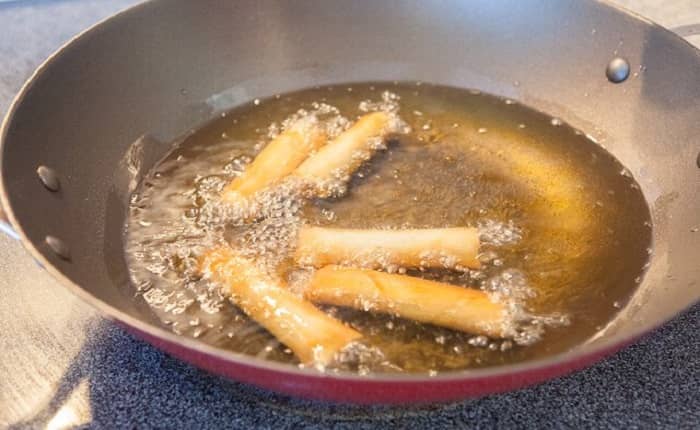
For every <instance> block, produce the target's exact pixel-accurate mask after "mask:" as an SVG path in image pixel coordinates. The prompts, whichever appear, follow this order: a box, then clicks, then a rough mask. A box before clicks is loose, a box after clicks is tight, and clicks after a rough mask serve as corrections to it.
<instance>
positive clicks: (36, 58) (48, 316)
mask: <svg viewBox="0 0 700 430" xmlns="http://www.w3.org/2000/svg"><path fill="white" fill-rule="evenodd" d="M133 3H136V0H56V1H38V0H35V1H17V2H7V3H5V2H2V1H0V113H3V112H5V110H6V109H7V107H8V106H9V103H10V101H11V99H12V97H13V96H14V94H16V92H17V91H18V90H19V88H20V86H21V85H22V83H23V82H24V80H25V79H26V78H27V77H28V76H29V75H30V74H31V72H32V70H33V69H34V68H35V67H36V66H37V65H39V64H40V62H41V61H43V59H44V58H45V57H46V56H48V55H49V54H50V53H51V52H52V51H53V50H55V49H56V48H57V47H58V46H60V45H61V44H62V43H63V42H65V41H66V40H68V39H69V38H70V37H71V36H73V35H74V34H76V33H77V32H79V31H81V30H82V29H84V28H86V27H88V26H90V25H91V24H93V23H95V22H97V21H99V20H100V19H102V18H104V17H106V16H109V15H111V14H112V13H114V12H116V11H118V10H120V9H123V8H125V7H127V6H129V5H130V4H133ZM615 3H618V4H621V5H624V6H625V7H627V8H629V9H632V10H635V11H637V12H639V13H641V14H642V15H645V16H648V17H650V18H652V19H654V20H655V21H657V22H659V23H661V24H663V25H666V26H669V27H680V26H685V27H684V30H683V31H684V32H685V34H686V35H689V34H692V33H693V32H699V33H700V31H698V30H699V29H700V27H697V26H693V24H695V23H698V22H700V4H698V2H697V0H675V1H674V0H669V1H661V0H617V1H615ZM688 39H689V40H690V41H691V42H694V43H696V44H698V45H700V36H690V37H688ZM0 274H1V276H0V316H2V321H3V323H2V330H1V331H0V427H2V428H5V427H11V428H25V427H29V428H49V429H62V428H74V427H108V428H123V427H128V428H152V427H161V428H201V427H231V428H274V429H279V428H299V427H302V428H328V427H334V428H380V427H383V428H386V427H388V426H390V427H399V428H452V427H477V428H494V427H507V428H526V427H527V428H662V427H664V428H698V427H700V332H699V330H698V328H699V327H700V305H697V306H695V307H694V308H692V309H690V310H689V311H688V312H687V313H685V314H684V315H681V316H679V317H678V318H676V319H675V320H674V321H672V322H671V323H669V324H668V325H666V326H665V327H663V328H661V329H659V330H658V331H656V332H655V333H653V334H651V335H649V336H648V337H647V338H646V339H644V340H642V341H640V342H639V343H637V344H636V345H634V346H631V347H629V348H627V349H625V350H623V351H622V352H620V353H618V354H617V355H615V356H613V357H611V358H609V359H607V360H605V361H603V362H601V363H599V364H597V365H595V366H593V367H591V368H589V369H587V370H585V371H582V372H578V373H576V374H575V375H572V376H569V377H565V378H560V379H558V380H554V381H550V382H548V383H545V384H542V385H539V386H536V387H533V388H529V389H525V390H520V391H517V392H514V393H510V394H504V395H498V396H490V397H487V398H483V399H479V400H471V401H465V402H461V403H454V404H449V405H438V406H423V407H418V408H416V407H413V408H404V407H372V408H368V407H354V406H339V405H328V404H322V403H312V402H306V401H302V400H296V399H292V398H288V397H284V396H279V395H275V394H272V393H269V392H265V391H262V390H258V389H255V388H251V387H248V386H245V385H241V384H237V383H234V382H230V381H227V380H224V379H221V378H218V377H215V376H211V375H209V374H207V373H205V372H202V371H199V370H197V369H195V368H193V367H191V366H188V365H186V364H183V363H181V362H179V361H177V360H175V359H173V358H170V357H169V356H167V355H165V354H163V353H161V352H159V351H158V350H156V349H154V348H152V347H151V346H149V345H147V344H144V343H143V342H141V341H139V340H136V339H134V338H132V337H131V336H130V335H128V334H126V333H125V332H124V331H123V330H121V329H120V328H118V327H117V326H115V325H114V324H112V323H110V322H107V321H105V320H104V319H102V318H101V317H100V316H99V315H97V313H96V312H95V311H93V310H92V309H91V308H89V307H88V306H87V305H85V304H83V303H82V302H80V301H79V300H78V299H76V298H75V297H73V296H72V295H71V294H70V293H68V292H67V291H65V290H64V289H63V288H61V287H60V286H59V285H58V284H57V282H55V281H54V280H53V279H52V278H51V277H50V276H49V275H48V274H46V273H44V272H43V271H42V270H41V269H39V268H38V267H36V266H35V264H34V263H33V262H32V260H31V259H30V258H29V257H28V255H27V254H26V252H25V251H24V250H23V248H22V247H21V246H20V245H19V244H18V243H16V242H14V241H13V240H11V239H9V238H7V237H5V236H2V235H0Z"/></svg>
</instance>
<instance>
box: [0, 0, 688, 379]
mask: <svg viewBox="0 0 700 430" xmlns="http://www.w3.org/2000/svg"><path fill="white" fill-rule="evenodd" d="M156 2H157V0H147V1H145V2H141V3H138V4H135V5H133V6H130V7H127V8H126V9H123V10H121V11H119V12H117V13H115V14H113V15H111V16H109V17H107V18H104V19H102V20H100V21H99V22H97V23H95V24H94V25H92V26H90V27H88V28H87V29H85V30H83V31H82V32H80V33H78V34H77V35H75V36H74V37H72V38H70V39H69V40H68V41H67V42H65V43H64V44H63V45H62V46H60V47H59V48H58V49H57V50H56V51H54V52H53V53H52V54H51V55H49V56H48V57H47V58H46V60H44V61H43V62H42V63H41V64H40V65H39V66H38V67H37V68H36V70H34V72H33V73H32V74H31V75H30V76H29V78H28V79H27V80H26V82H25V83H24V84H23V85H22V87H21V89H20V90H19V92H18V93H17V95H16V96H15V97H14V99H13V100H12V102H11V103H10V106H9V108H8V110H7V113H6V115H5V117H4V119H3V121H2V123H1V124H0V167H1V166H2V164H3V157H4V148H5V145H6V144H7V143H8V142H7V133H8V130H9V128H10V124H11V123H12V122H13V119H14V117H15V114H16V112H17V110H18V108H19V106H20V105H21V103H22V102H23V100H24V98H25V96H26V95H27V94H28V93H29V90H30V89H31V88H32V86H33V85H34V83H35V82H36V81H37V80H38V79H39V77H40V76H43V75H44V74H45V73H46V72H47V70H48V69H49V68H50V66H51V64H52V63H53V62H54V61H55V60H56V59H57V58H58V57H60V56H61V55H62V54H64V53H65V52H66V51H68V50H69V49H72V48H73V47H74V45H75V44H76V42H78V41H79V40H82V39H83V38H86V37H89V36H90V35H92V34H95V33H98V32H100V31H102V30H104V28H105V26H106V25H109V24H113V23H115V22H118V21H119V20H120V19H122V18H124V17H126V16H130V15H132V14H136V13H139V11H140V10H142V9H144V8H146V7H148V6H149V5H151V4H154V3H156ZM593 3H597V4H599V5H600V6H602V7H604V8H608V9H610V10H611V11H612V12H613V13H619V14H623V15H626V16H627V17H630V18H632V19H634V20H637V21H641V22H642V23H644V24H645V25H648V26H650V27H655V28H656V29H657V30H660V31H664V32H667V33H670V34H672V35H673V36H674V37H675V38H677V39H678V40H680V41H682V42H684V44H685V45H687V46H689V47H691V48H692V49H693V50H695V51H696V52H697V54H698V55H700V50H699V49H698V48H696V47H695V46H694V45H692V44H691V43H690V42H688V41H687V40H685V39H683V38H682V37H680V36H678V35H676V34H675V33H673V32H671V31H670V30H668V29H666V28H664V27H662V26H660V25H659V24H657V23H655V22H653V21H652V20H649V19H648V18H646V17H643V16H641V15H639V14H637V13H635V12H632V11H629V10H627V9H625V8H623V7H620V6H618V5H614V4H611V3H610V2H608V1H607V0H594V1H593ZM0 207H1V208H2V209H3V210H4V212H5V215H6V216H7V218H8V220H9V222H10V224H11V225H12V227H13V228H14V230H15V231H16V233H17V235H18V236H19V238H20V241H21V243H22V245H23V246H24V248H25V249H26V250H27V251H28V252H29V254H30V256H31V257H32V258H33V259H35V260H36V261H38V262H39V263H40V264H41V265H42V267H43V268H44V270H46V271H47V272H48V273H49V274H50V275H51V276H52V277H53V278H54V279H56V280H58V282H59V283H60V284H62V285H63V286H64V287H65V288H66V289H67V290H69V291H70V292H71V293H72V294H74V295H75V296H77V297H78V298H79V299H80V300H82V301H83V302H85V303H87V304H88V305H90V306H91V307H93V308H95V309H96V310H97V311H98V312H99V313H100V315H101V316H104V317H106V318H107V319H109V320H112V321H117V322H120V323H122V324H124V325H125V326H127V327H129V328H133V329H135V330H137V331H139V332H141V333H144V334H146V335H148V336H150V337H152V338H154V339H157V340H159V341H162V342H165V343H168V344H172V345H178V346H180V347H183V348H185V349H187V350H190V351H194V352H197V353H201V354H204V355H207V356H210V357H213V358H216V359H219V360H222V361H224V362H229V363H232V364H236V365H240V366H244V367H250V368H255V369H258V370H263V371H269V372H275V373H278V374H286V375H294V376H301V377H305V378H312V379H333V380H336V381H356V382H361V383H364V384H383V383H406V384H415V383H431V384H432V383H437V382H448V381H449V382H462V383H469V382H470V381H475V380H480V379H491V378H498V377H503V376H513V375H514V374H524V373H530V372H534V371H539V370H545V369H551V368H556V367H557V366H561V365H566V364H573V363H577V362H584V361H586V359H589V360H590V359H591V358H594V357H602V356H605V355H608V354H609V353H612V352H614V351H617V350H619V349H620V348H622V347H624V346H626V345H629V344H631V343H633V342H634V341H635V340H637V339H639V338H640V337H642V336H643V335H645V334H648V333H650V332H651V331H653V330H654V329H656V328H658V327H660V326H662V325H664V324H666V323H668V322H669V321H670V320H671V319H673V318H676V317H678V316H679V315H681V314H682V313H684V312H686V311H687V310H688V309H689V308H690V307H692V306H693V305H694V304H695V303H697V302H691V303H687V304H686V306H685V307H684V308H683V309H681V310H679V311H678V312H677V313H675V314H674V315H671V316H668V317H664V318H662V319H660V320H655V321H652V322H643V323H641V324H638V325H636V326H635V327H633V328H632V329H631V330H630V331H628V332H625V333H617V334H614V335H612V336H611V337H610V338H609V339H606V340H602V341H598V342H597V343H595V344H591V343H583V344H581V345H578V346H576V347H574V348H572V349H570V350H568V351H564V352H560V353H557V354H553V355H551V356H547V357H544V358H539V359H535V360H528V361H525V362H522V363H516V364H508V365H500V366H493V367H485V368H479V369H465V370H458V371H447V372H440V373H438V374H437V375H436V376H428V375H427V374H423V373H415V374H383V373H377V374H370V375H368V376H361V375H358V374H355V373H350V372H338V373H321V372H318V371H316V370H315V369H309V368H299V367H298V366H296V365H293V364H287V363H278V362H273V361H270V360H266V359H263V358H257V357H254V356H250V355H245V354H242V353H238V352H234V351H229V350H225V349H222V348H218V347H214V346H211V345H207V344H205V343H203V342H201V341H199V340H197V339H191V338H187V337H185V336H180V335H177V334H175V333H172V332H170V331H168V330H166V329H165V328H161V327H158V326H156V325H154V324H149V323H147V322H144V321H142V320H141V319H139V318H136V317H134V316H131V315H129V314H127V313H126V312H123V311H121V310H119V309H118V308H116V307H114V306H112V305H110V304H109V303H107V302H105V301H103V300H101V299H99V298H97V297H96V296H94V295H93V294H91V293H89V292H88V291H86V290H85V289H84V288H82V287H81V286H80V285H78V284H77V283H75V282H73V281H72V280H70V279H69V278H68V277H66V276H65V275H64V274H63V273H62V272H61V270H59V269H58V268H57V267H56V266H55V265H54V264H53V263H52V262H51V261H50V260H49V259H47V258H46V257H44V255H43V254H42V253H41V252H40V251H39V249H38V248H37V247H36V246H35V244H34V243H33V242H32V241H30V240H29V238H28V237H27V236H26V234H25V232H24V230H23V229H22V228H21V226H20V224H19V222H18V220H17V218H16V217H15V214H14V211H13V208H12V206H11V205H10V203H9V196H8V191H7V187H6V184H5V181H4V180H3V177H2V175H1V174H0ZM158 349H161V348H159V347H158ZM572 370H573V369H572Z"/></svg>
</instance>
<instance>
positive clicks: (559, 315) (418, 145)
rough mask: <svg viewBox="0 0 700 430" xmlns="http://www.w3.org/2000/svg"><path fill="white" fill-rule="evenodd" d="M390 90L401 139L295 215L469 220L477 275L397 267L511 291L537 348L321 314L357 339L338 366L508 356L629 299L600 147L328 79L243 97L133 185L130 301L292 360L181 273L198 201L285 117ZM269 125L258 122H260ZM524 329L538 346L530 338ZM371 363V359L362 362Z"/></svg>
mask: <svg viewBox="0 0 700 430" xmlns="http://www.w3.org/2000/svg"><path fill="white" fill-rule="evenodd" d="M387 95H389V97H388V98H389V99H393V95H395V96H398V99H399V101H398V105H399V106H400V111H399V114H400V116H401V117H402V119H403V120H404V121H405V122H406V123H407V124H408V126H410V128H411V132H410V133H408V134H406V135H400V136H397V137H396V138H395V139H393V141H392V143H391V144H390V145H389V146H388V148H387V150H386V151H383V152H382V153H380V154H378V155H376V156H375V157H374V158H373V159H372V160H370V161H369V162H367V163H366V164H365V165H364V166H363V167H362V168H361V169H360V170H359V171H358V172H356V173H355V175H354V176H353V178H352V180H351V182H350V185H349V192H348V194H347V195H345V196H343V197H342V198H337V199H318V200H315V201H313V202H312V204H310V205H308V206H307V207H306V208H305V209H304V210H303V213H302V217H303V218H304V219H305V220H306V222H309V223H311V224H318V225H329V226H339V227H354V228H422V227H446V226H475V227H479V228H480V229H481V232H482V237H483V238H485V239H486V240H485V241H486V244H485V245H484V246H483V247H482V252H481V260H482V263H483V268H482V269H481V270H479V271H467V272H455V271H450V270H436V271H431V270H425V271H418V270H414V271H411V270H408V273H407V274H408V275H412V276H420V277H424V278H429V279H435V280H439V281H442V282H447V283H451V284H456V285H462V286H464V287H465V288H476V289H479V288H481V289H488V288H491V287H493V286H494V285H497V287H498V288H507V289H510V290H515V291H516V293H517V294H519V299H518V300H519V304H521V305H522V307H523V311H524V312H526V313H527V314H528V315H530V316H532V317H533V319H532V321H531V322H532V324H531V325H530V327H532V326H533V324H534V326H536V327H535V328H537V329H539V328H543V329H544V331H543V334H542V335H541V338H540V339H538V341H537V342H534V343H533V344H530V345H518V344H517V343H513V342H512V341H510V340H498V339H484V338H482V337H480V336H475V335H470V334H466V333H460V332H456V331H452V330H448V329H445V328H439V327H436V326H431V325H425V324H419V323H416V322H412V321H409V320H405V319H400V318H396V317H392V316H386V315H373V314H371V313H367V312H361V311H353V310H349V309H342V308H334V307H325V308H324V309H325V310H326V311H327V312H329V313H331V314H332V315H334V316H336V317H337V318H339V319H341V320H343V321H345V322H347V323H349V324H350V325H352V326H353V327H354V328H356V329H357V330H358V331H360V332H361V333H362V334H363V335H364V336H365V339H366V344H367V345H368V346H369V349H368V350H363V351H360V352H362V353H360V354H351V355H352V360H348V361H347V362H343V363H339V365H338V368H343V369H348V368H349V369H350V370H354V371H358V372H385V371H388V372H396V371H403V372H436V371H447V370H458V369H466V368H476V367H485V366H495V365H503V364H510V363H517V362H522V361H526V360H531V359H536V358H541V357H546V356H548V355H551V354H555V353H558V352H562V351H566V350H569V349H571V348H573V347H575V346H576V345H580V344H582V343H584V342H586V341H587V340H589V339H591V338H592V337H594V336H595V334H596V333H597V332H599V331H600V330H601V329H602V328H603V327H605V326H606V324H608V323H609V322H610V321H611V320H612V319H613V318H614V317H615V315H616V314H617V312H618V310H619V309H620V308H622V307H623V306H624V305H625V304H626V303H627V301H628V299H629V298H630V297H631V296H632V294H633V293H634V291H635V289H636V288H637V286H638V284H639V283H640V282H641V276H642V274H643V272H644V269H645V267H646V266H645V265H646V263H647V260H648V258H649V255H650V254H651V249H650V246H651V234H652V230H651V222H650V215H649V210H648V207H647V205H646V203H645V200H644V198H643V195H642V193H641V191H640V189H639V186H638V185H637V183H636V182H635V181H634V179H633V178H632V176H631V175H630V173H629V171H628V170H627V169H625V168H624V166H622V165H621V164H620V162H619V161H617V160H616V159H615V158H614V157H613V156H612V155H610V154H609V153H608V152H607V151H606V150H605V149H603V148H602V147H601V146H599V145H598V144H596V143H595V142H594V141H593V140H592V139H590V138H588V137H587V136H586V134H585V133H584V132H581V131H579V130H576V129H574V128H572V127H570V126H568V125H567V124H566V123H563V122H562V121H560V120H559V119H557V118H552V117H549V116H547V115H545V114H542V113H540V112H537V111H535V110H533V109H530V108H528V107H527V106H524V105H522V104H520V103H517V102H515V101H513V100H509V99H504V98H499V97H495V96H491V95H488V94H482V93H480V92H478V91H469V90H465V89H458V88H454V87H447V86H438V85H430V84H425V83H420V82H417V83H416V82H404V83H396V82H393V83H388V82H372V83H362V84H356V83H355V84H348V85H332V86H323V87H315V88H311V89H306V90H301V91H297V92H292V93H287V94H281V95H276V96H273V97H270V98H268V99H264V100H255V101H254V102H250V103H248V104H245V105H242V106H240V107H238V108H235V109H233V110H231V111H229V112H226V113H225V114H224V115H222V117H221V118H219V119H217V120H215V121H213V122H211V123H209V124H207V125H206V126H204V127H202V128H200V129H198V130H197V131H195V132H194V133H192V134H190V135H188V136H187V137H185V138H184V140H183V141H182V142H181V143H180V144H178V145H177V146H176V147H175V148H174V150H173V151H172V152H171V153H170V154H169V155H168V156H167V157H166V158H165V159H163V161H161V162H160V163H158V164H157V165H156V166H155V167H154V169H153V170H152V171H151V172H150V174H149V175H148V176H147V177H146V178H145V179H144V180H143V181H142V183H141V185H140V187H139V188H138V190H137V191H136V193H135V194H134V195H133V197H132V199H131V204H130V208H129V216H128V220H127V224H128V225H127V236H126V239H125V242H126V259H127V263H128V267H129V272H130V277H131V281H132V285H133V287H134V289H135V291H136V295H135V296H136V299H135V300H137V301H139V302H145V303H147V304H148V305H149V306H150V309H151V310H152V312H153V313H154V315H155V316H156V319H158V320H160V321H161V323H162V324H163V325H165V326H167V327H169V328H170V329H171V330H173V331H175V332H176V333H179V334H182V335H183V336H189V337H195V338H198V339H199V340H201V341H202V342H206V343H209V344H212V345H215V346H218V347H221V348H224V349H229V350H233V351H237V352H243V353H245V354H250V355H255V356H259V357H264V358H266V359H269V360H275V361H281V362H290V363H297V361H296V359H295V357H294V356H293V355H292V354H291V353H290V350H289V349H287V348H286V347H285V346H284V345H282V344H280V343H279V342H277V341H276V340H275V338H274V337H273V336H272V335H271V334H270V333H268V332H267V331H265V330H264V329H263V328H261V327H260V326H259V325H258V324H256V323H255V322H254V321H252V320H250V319H249V318H247V317H246V316H245V315H244V314H243V313H242V312H241V311H240V310H238V309H237V308H236V306H235V305H233V304H232V303H230V302H229V301H228V300H227V299H226V298H224V297H222V296H221V294H220V293H219V292H218V289H217V288H216V286H214V285H210V284H208V283H207V282H205V281H202V280H199V279H196V278H192V277H191V276H190V274H189V273H188V271H187V261H188V259H192V258H196V257H197V255H198V253H200V252H201V249H202V248H201V247H202V245H203V244H204V243H205V241H204V239H203V238H204V237H208V236H211V234H215V235H221V237H226V238H227V239H228V240H232V237H234V236H235V234H236V232H232V231H231V229H230V228H223V223H222V225H219V226H218V227H212V225H213V224H212V222H211V221H212V220H211V219H205V218H206V217H207V216H209V215H207V214H205V211H204V210H203V208H205V207H206V205H207V203H208V200H209V199H212V198H213V197H212V196H214V195H215V194H216V192H217V191H218V190H220V188H221V187H222V186H223V185H224V184H225V183H226V182H228V181H229V180H231V178H233V177H234V176H235V175H236V174H237V173H238V172H240V170H241V169H242V168H244V166H245V164H246V163H247V162H249V160H250V159H251V158H253V157H254V156H255V154H256V153H257V152H258V151H259V150H260V148H261V146H262V145H264V143H265V142H266V141H267V140H269V136H268V135H269V133H270V125H271V124H273V123H275V124H280V123H281V121H282V120H284V119H285V118H287V117H289V116H290V115H292V114H294V113H295V112H297V110H298V109H300V108H303V109H306V110H309V111H310V110H314V109H318V107H319V106H320V105H321V104H324V103H325V104H328V105H332V106H333V107H335V108H337V109H338V111H339V112H340V114H341V115H343V116H345V117H347V118H349V119H351V120H352V119H354V118H356V117H357V116H358V115H360V114H362V112H361V110H360V107H361V106H362V102H363V101H373V102H378V101H381V100H382V99H384V101H386V100H387ZM273 128H274V127H273ZM533 336H536V337H539V336H540V335H538V334H537V333H536V330H535V331H533ZM378 357H381V359H378Z"/></svg>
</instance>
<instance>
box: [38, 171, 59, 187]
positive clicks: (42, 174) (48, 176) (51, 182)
mask: <svg viewBox="0 0 700 430" xmlns="http://www.w3.org/2000/svg"><path fill="white" fill-rule="evenodd" d="M36 174H37V175H39V179H40V180H41V183H42V184H44V186H45V187H46V188H47V189H48V190H50V191H58V190H59V188H61V183H60V182H59V181H58V175H56V172H54V171H53V169H52V168H50V167H46V166H39V167H38V168H37V169H36Z"/></svg>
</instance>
